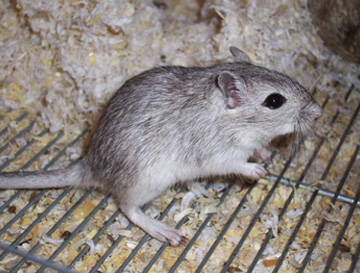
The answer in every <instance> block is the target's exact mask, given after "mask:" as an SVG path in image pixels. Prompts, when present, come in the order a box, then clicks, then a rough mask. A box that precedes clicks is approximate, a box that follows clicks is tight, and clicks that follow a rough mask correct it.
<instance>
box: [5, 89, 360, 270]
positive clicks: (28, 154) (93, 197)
mask: <svg viewBox="0 0 360 273" xmlns="http://www.w3.org/2000/svg"><path fill="white" fill-rule="evenodd" d="M328 88H329V89H332V90H335V93H337V94H339V95H338V96H339V98H336V99H334V98H332V97H326V96H322V97H321V98H319V100H320V102H321V104H322V105H323V108H324V115H323V117H322V118H321V120H320V121H319V122H318V124H317V126H318V127H319V130H316V131H317V136H313V137H312V138H307V139H305V140H304V142H303V144H302V145H301V146H300V148H299V149H298V148H294V145H292V144H291V141H290V142H289V141H283V139H281V140H279V141H278V142H276V143H274V148H273V150H272V156H271V157H272V160H273V163H272V164H271V165H270V166H267V168H268V170H269V171H270V173H271V174H272V175H270V176H269V177H267V178H266V179H261V180H259V181H257V182H256V183H253V184H246V183H243V181H242V180H241V179H233V180H230V181H223V180H221V179H217V180H214V181H211V182H209V183H207V182H202V185H203V186H205V188H206V190H207V191H208V193H209V197H207V198H206V197H201V196H200V197H195V195H194V194H193V192H190V191H188V190H186V189H184V188H183V189H177V190H176V189H175V190H174V189H172V190H169V191H168V192H167V193H165V194H163V195H162V196H160V197H159V198H158V199H156V200H154V201H153V202H151V203H150V204H148V205H146V206H145V207H144V208H143V209H144V211H145V212H146V213H147V214H149V215H151V216H152V217H157V218H158V219H159V220H162V221H164V222H166V223H168V224H169V225H171V226H176V228H178V229H180V230H181V231H182V232H183V233H184V234H185V235H186V236H187V238H188V239H189V240H188V242H187V243H186V244H184V245H182V246H180V247H171V246H169V245H168V244H167V243H160V242H158V241H157V240H154V239H151V238H150V237H149V236H148V235H147V234H145V233H144V232H143V231H142V230H140V229H139V228H137V227H136V226H133V225H132V224H131V223H129V222H128V221H127V219H126V218H125V217H124V216H123V215H122V214H121V212H119V211H118V210H117V208H116V205H115V204H114V203H113V201H112V199H111V198H109V196H104V195H103V194H101V193H98V192H95V191H92V190H91V189H89V190H88V191H80V190H73V189H71V188H69V189H61V190H7V191H1V192H0V241H1V244H0V247H1V248H2V253H0V270H2V271H5V272H44V271H45V272H53V271H54V270H55V271H58V272H74V271H78V272H245V271H247V272H360V262H359V256H360V208H359V205H360V201H359V199H360V178H359V176H360V159H359V157H358V155H359V144H360V143H359V142H360V141H359V138H360V137H359V136H360V119H359V109H360V104H359V99H358V92H359V90H356V88H354V86H351V87H350V89H349V88H346V90H345V89H344V87H343V86H342V85H341V83H333V84H331V86H328ZM340 94H342V95H340ZM0 119H1V127H0V136H1V147H0V164H1V166H0V170H1V171H15V170H36V169H45V170H46V169H52V168H60V167H62V166H66V165H67V164H72V163H74V162H76V161H77V160H78V159H79V157H80V154H81V152H79V151H81V149H80V148H79V146H81V145H80V144H79V143H82V142H83V141H84V139H86V138H88V134H87V133H86V130H85V131H82V132H79V133H76V134H72V135H71V136H68V135H67V134H64V133H59V134H57V135H52V134H50V133H49V132H48V130H47V129H46V128H45V127H44V126H43V125H42V124H41V123H39V122H36V117H35V116H33V115H31V114H29V113H28V112H26V111H25V112H21V111H13V110H8V111H6V112H3V113H2V115H1V116H0ZM285 142H288V143H285Z"/></svg>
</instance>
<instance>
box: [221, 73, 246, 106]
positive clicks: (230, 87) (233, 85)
mask: <svg viewBox="0 0 360 273" xmlns="http://www.w3.org/2000/svg"><path fill="white" fill-rule="evenodd" d="M241 81H242V79H241V80H237V79H236V78H235V76H234V75H233V74H231V73H230V72H227V71H224V72H221V73H220V74H219V76H218V77H217V84H218V86H219V87H220V89H221V91H222V93H223V95H224V98H225V102H226V106H227V108H229V109H234V108H237V107H239V106H240V104H241V95H242V94H243V92H242V91H243V90H240V89H239V87H238V86H239V85H244V84H245V83H244V82H241Z"/></svg>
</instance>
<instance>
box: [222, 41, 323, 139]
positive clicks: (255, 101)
mask: <svg viewBox="0 0 360 273" xmlns="http://www.w3.org/2000/svg"><path fill="white" fill-rule="evenodd" d="M230 51H231V53H232V54H233V55H234V57H235V60H236V62H235V63H234V64H233V65H232V66H231V67H230V66H229V69H226V67H225V69H226V70H223V71H222V72H220V74H219V75H218V77H217V84H218V86H219V88H220V90H221V91H222V94H223V98H224V102H225V107H226V110H227V111H228V112H229V114H230V113H233V114H234V116H239V122H241V123H242V125H247V126H249V127H250V126H252V127H254V129H256V130H257V132H258V133H259V137H260V138H262V139H263V142H268V141H271V139H272V138H274V137H276V136H279V135H283V134H288V133H293V132H295V133H301V134H302V133H305V132H307V131H308V130H310V129H311V128H312V125H313V123H314V121H315V120H316V119H318V118H319V117H320V116H321V113H322V109H321V107H320V106H319V104H318V103H317V102H316V101H315V100H314V99H313V97H312V96H311V94H310V93H309V92H308V91H307V90H306V89H305V88H304V87H303V86H302V85H300V84H299V83H298V82H297V81H295V80H294V79H292V78H290V77H289V76H287V75H285V74H282V73H279V72H276V71H272V70H269V69H266V68H263V67H259V66H255V65H253V64H251V62H250V58H249V57H248V56H247V55H246V53H244V52H242V51H241V50H240V49H237V48H235V47H231V48H230Z"/></svg>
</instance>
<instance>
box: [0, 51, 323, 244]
mask: <svg viewBox="0 0 360 273" xmlns="http://www.w3.org/2000/svg"><path fill="white" fill-rule="evenodd" d="M230 51H231V53H232V55H233V57H234V62H228V63H221V64H217V65H214V66H211V67H190V68H186V67H157V68H153V69H151V70H148V71H145V72H143V73H141V74H139V75H137V76H135V77H133V78H131V79H129V80H127V81H126V82H125V83H124V84H123V86H122V87H121V88H120V89H118V91H117V92H116V93H115V94H114V96H113V97H112V99H111V100H110V101H109V103H108V105H107V107H106V108H105V110H104V112H103V114H102V117H101V118H100V120H99V123H98V127H97V129H96V131H95V133H94V135H93V137H92V141H91V143H90V145H89V148H88V152H87V154H86V155H85V157H84V158H83V159H82V160H81V161H80V162H78V163H77V164H75V165H72V166H70V167H67V168H65V169H62V170H53V171H39V172H11V173H6V172H3V173H1V174H0V188H2V189H10V188H22V189H25V188H27V189H34V188H59V187H66V186H75V187H80V188H88V187H90V186H92V187H96V188H99V189H101V190H103V191H104V192H106V193H111V194H112V197H113V198H114V199H115V201H116V202H117V203H118V204H119V207H120V209H121V211H122V212H123V213H124V214H125V215H126V216H127V217H128V218H129V220H130V221H132V222H133V223H134V224H136V225H138V226H139V227H141V228H142V229H143V230H144V231H146V232H147V233H149V234H150V235H151V236H152V237H154V238H157V239H159V240H160V241H169V242H170V244H171V245H174V246H177V245H179V244H181V243H183V242H184V241H185V240H186V238H185V237H184V236H183V235H182V234H181V233H180V232H179V231H178V230H176V229H174V228H172V227H169V226H167V225H166V224H164V223H162V222H160V221H157V220H155V219H152V218H150V217H148V216H146V215H145V214H144V213H143V212H142V211H141V209H140V207H141V206H142V205H144V204H145V203H147V202H149V201H151V200H152V199H154V198H155V197H156V196H158V195H159V194H160V193H162V192H163V191H164V190H165V189H167V188H169V187H171V186H172V185H174V184H175V183H177V182H181V181H182V182H185V181H186V182H188V181H192V180H195V179H197V178H201V177H209V176H215V175H227V174H232V173H241V174H243V175H245V176H249V177H252V178H260V177H263V176H265V175H266V173H267V171H266V169H265V168H264V167H262V166H261V165H260V164H257V163H250V162H248V159H249V157H250V156H252V155H253V154H256V155H258V156H260V157H261V158H262V159H264V160H268V159H269V157H268V154H267V152H266V149H265V148H264V147H265V146H266V145H267V144H268V143H269V142H270V141H271V140H272V139H273V138H275V137H277V136H279V135H284V134H289V133H298V134H299V133H301V134H302V133H305V132H306V131H308V130H310V129H311V127H312V126H313V123H314V121H315V120H316V119H318V118H319V117H320V116H321V114H322V109H321V107H320V106H319V104H318V103H317V102H316V101H315V100H314V98H313V97H312V96H311V94H310V93H309V92H308V91H307V90H306V89H305V88H304V87H303V86H301V85H300V84H299V83H298V82H297V81H295V80H294V79H292V78H290V77H289V76H287V75H285V74H282V73H279V72H276V71H273V70H269V69H267V68H264V67H260V66H256V65H254V64H252V63H251V61H250V58H249V57H248V55H247V54H246V53H244V52H243V51H241V50H240V49H238V48H236V47H230Z"/></svg>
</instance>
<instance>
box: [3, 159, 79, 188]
mask: <svg viewBox="0 0 360 273" xmlns="http://www.w3.org/2000/svg"><path fill="white" fill-rule="evenodd" d="M83 169H84V168H83V166H82V164H81V162H79V163H77V164H75V165H72V166H69V167H67V168H65V169H60V170H53V171H38V172H3V173H0V189H46V188H64V187H68V186H77V185H79V184H80V183H81V182H82V180H83V179H84V176H83V173H84V171H83Z"/></svg>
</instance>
